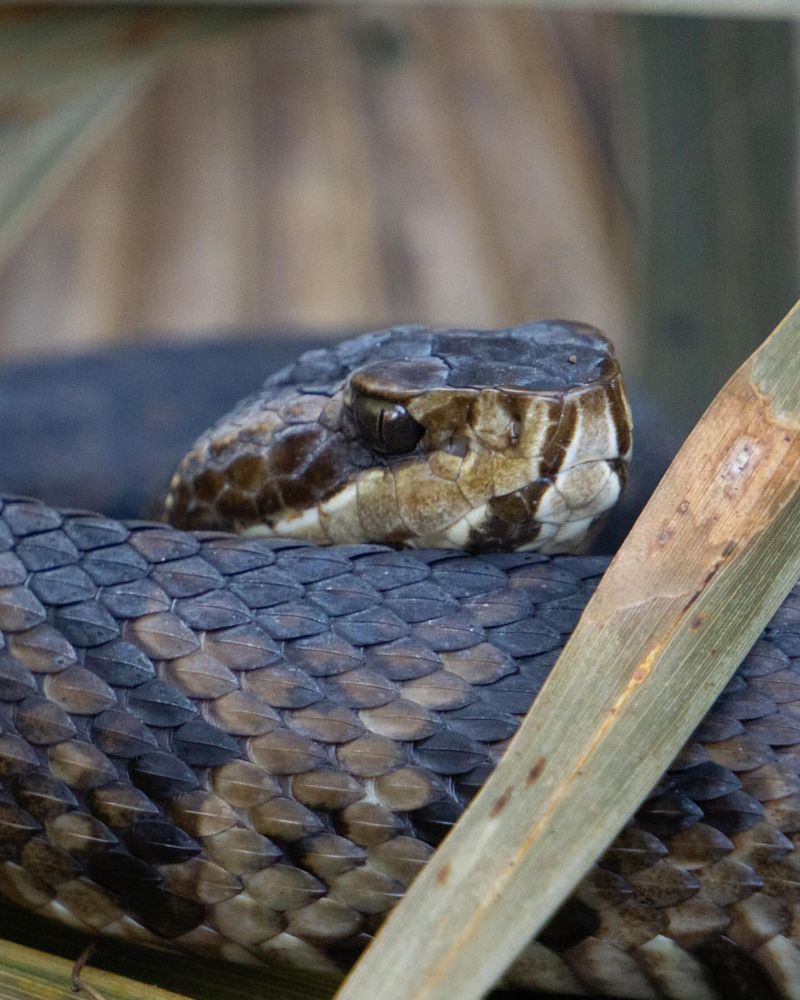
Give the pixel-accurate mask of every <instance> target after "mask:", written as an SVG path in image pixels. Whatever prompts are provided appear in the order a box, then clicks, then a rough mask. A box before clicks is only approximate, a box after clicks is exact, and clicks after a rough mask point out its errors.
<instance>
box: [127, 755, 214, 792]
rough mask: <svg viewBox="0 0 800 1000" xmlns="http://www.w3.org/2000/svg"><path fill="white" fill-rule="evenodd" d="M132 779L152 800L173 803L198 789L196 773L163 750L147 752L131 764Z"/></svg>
mask: <svg viewBox="0 0 800 1000" xmlns="http://www.w3.org/2000/svg"><path fill="white" fill-rule="evenodd" d="M130 777H131V780H132V781H133V782H134V784H135V785H136V786H137V788H141V789H142V791H143V792H146V793H147V794H148V795H149V796H151V798H153V799H156V800H166V801H171V800H172V799H174V798H177V797H178V796H179V795H181V794H183V793H184V792H188V791H190V790H191V789H193V788H197V785H198V780H197V777H196V775H195V773H194V771H193V770H192V769H191V768H190V767H189V765H188V764H186V763H185V762H184V761H182V760H181V759H180V758H179V757H177V756H175V755H174V754H171V753H165V752H164V751H163V750H146V752H143V753H141V754H140V755H138V756H137V757H136V759H135V760H134V761H132V762H131V766H130Z"/></svg>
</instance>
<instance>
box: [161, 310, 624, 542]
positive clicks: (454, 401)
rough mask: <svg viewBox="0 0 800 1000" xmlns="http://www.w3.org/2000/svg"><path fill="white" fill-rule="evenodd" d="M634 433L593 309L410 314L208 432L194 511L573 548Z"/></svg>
mask: <svg viewBox="0 0 800 1000" xmlns="http://www.w3.org/2000/svg"><path fill="white" fill-rule="evenodd" d="M630 449H631V429H630V411H629V408H628V404H627V401H626V398H625V392H624V388H623V385H622V379H621V376H620V373H619V367H618V365H617V361H616V358H615V357H614V353H613V348H612V347H611V345H610V343H609V342H608V341H607V340H606V339H605V338H604V337H603V336H602V335H601V334H599V333H598V332H597V331H595V330H593V329H592V328H589V327H585V326H583V325H580V324H568V323H535V324H528V325H526V326H522V327H516V328H512V329H510V330H502V331H495V332H486V331H474V330H460V331H445V332H441V331H432V330H427V329H424V328H402V329H399V330H393V331H384V332H382V333H378V334H371V335H367V336H366V337H360V338H357V339H356V340H353V341H348V342H346V343H345V344H343V345H340V347H338V348H335V349H333V350H331V351H322V352H320V351H316V352H311V354H309V355H304V356H303V357H302V358H300V360H299V361H298V362H297V364H296V365H294V366H292V367H291V368H289V369H286V370H284V371H283V372H280V373H278V374H277V375H275V376H273V377H272V378H271V379H269V380H267V383H266V384H265V386H264V389H263V391H262V393H260V394H258V395H256V396H255V397H252V398H251V399H250V400H247V401H245V403H244V404H242V405H240V406H239V407H238V408H237V409H236V410H235V411H233V413H231V414H230V415H229V416H228V417H227V418H224V419H223V421H221V422H220V423H219V424H218V425H217V426H216V427H215V428H213V429H212V430H211V431H210V432H209V433H208V434H207V435H205V436H204V437H203V438H201V439H200V441H198V443H197V444H196V446H195V448H194V449H193V450H192V452H190V453H189V455H187V456H186V458H185V459H184V460H183V462H182V463H181V465H180V467H179V469H178V471H177V473H176V475H175V477H174V478H173V481H172V486H171V490H170V496H169V498H168V501H167V517H168V518H169V520H170V521H171V522H172V523H173V524H175V525H177V526H180V527H187V528H222V529H228V530H231V529H232V530H236V531H238V532H240V533H244V534H247V535H267V536H285V537H295V538H302V539H307V540H312V541H316V542H321V543H338V544H349V543H356V542H363V541H377V542H383V543H387V544H391V545H395V546H406V547H416V548H420V547H421V548H429V547H431V548H440V547H445V548H453V547H456V548H464V549H467V550H470V551H493V550H503V549H542V550H543V551H571V550H574V549H575V548H576V547H580V546H581V545H582V544H584V541H585V539H586V536H587V534H589V533H590V532H591V531H592V529H593V528H594V527H595V526H596V525H597V524H599V522H600V520H601V519H602V517H603V515H604V513H605V512H606V511H607V510H608V509H609V508H610V507H611V506H613V504H614V503H615V502H616V500H617V499H618V497H619V495H620V492H621V490H622V487H623V485H624V482H625V478H626V468H627V461H628V458H629V455H630Z"/></svg>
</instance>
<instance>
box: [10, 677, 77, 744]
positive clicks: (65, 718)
mask: <svg viewBox="0 0 800 1000" xmlns="http://www.w3.org/2000/svg"><path fill="white" fill-rule="evenodd" d="M52 676H58V675H52ZM15 722H16V727H17V730H18V732H19V734H20V736H23V737H24V738H25V739H26V740H28V742H30V743H33V744H35V745H36V746H49V745H50V744H51V743H61V742H62V741H63V740H69V739H71V738H72V737H73V736H75V735H76V733H77V729H76V728H75V724H74V723H73V721H72V719H71V718H70V717H69V715H68V714H67V712H65V711H64V709H63V708H62V707H61V706H60V705H56V704H54V703H53V702H51V701H48V700H47V699H46V698H42V697H32V698H26V699H25V700H24V701H23V702H21V703H20V704H19V705H18V706H17V713H16V716H15Z"/></svg>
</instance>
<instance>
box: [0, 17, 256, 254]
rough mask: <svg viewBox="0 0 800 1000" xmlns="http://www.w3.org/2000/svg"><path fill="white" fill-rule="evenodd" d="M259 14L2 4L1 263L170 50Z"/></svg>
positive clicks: (114, 124) (141, 90) (136, 97)
mask: <svg viewBox="0 0 800 1000" xmlns="http://www.w3.org/2000/svg"><path fill="white" fill-rule="evenodd" d="M260 16H261V17H263V16H264V15H263V14H262V15H260ZM257 17H259V15H258V13H257V12H241V11H225V10H221V11H210V12H203V13H198V12H194V11H190V12H177V13H164V12H155V13H153V12H147V13H143V12H139V13H137V12H132V11H122V12H120V11H113V10H106V11H102V10H91V11H88V12H81V11H55V12H51V13H48V14H46V15H45V14H42V13H41V12H36V11H30V10H22V9H15V10H13V11H8V10H6V11H2V10H0V67H2V68H1V69H0V115H2V118H3V129H2V132H0V265H2V263H3V261H4V259H5V258H6V257H7V256H8V255H9V254H10V253H11V252H12V250H13V249H14V248H15V247H16V245H17V244H18V242H19V241H20V240H21V239H22V238H23V236H24V235H25V234H26V232H27V231H28V230H29V229H30V228H31V226H32V225H34V223H35V222H36V220H37V219H38V218H39V217H40V216H41V215H42V214H43V213H44V212H45V211H46V209H47V207H48V206H49V205H51V204H52V203H53V201H54V199H55V198H56V196H57V195H58V193H59V192H60V190H61V189H62V188H63V187H64V186H65V185H66V184H67V182H68V181H69V180H70V178H72V177H73V176H74V174H75V173H76V172H77V170H78V169H79V167H80V166H81V165H82V164H83V163H84V162H85V160H86V159H88V157H89V156H90V155H91V154H92V153H93V152H94V151H95V150H96V149H98V148H99V147H100V146H101V145H102V143H103V142H104V140H105V139H106V138H107V137H108V136H109V135H110V134H112V133H113V131H114V130H115V129H116V128H117V127H118V126H119V125H120V123H121V122H122V121H123V119H124V118H125V115H126V114H127V112H128V111H129V110H130V109H131V108H132V107H133V106H134V105H135V103H136V102H137V101H138V100H139V98H140V97H141V96H142V94H143V93H144V92H145V90H146V88H147V85H148V84H149V83H150V82H151V79H152V75H153V73H154V71H155V70H156V68H157V67H158V66H159V65H160V64H161V61H162V60H163V59H165V58H166V57H167V55H168V54H170V53H172V52H174V51H175V50H176V49H179V48H180V47H181V46H182V45H184V44H186V43H187V42H188V41H190V40H194V39H197V38H200V37H205V36H207V35H210V34H213V33H215V32H218V31H221V30H224V29H230V28H232V27H238V26H239V25H241V24H244V23H249V22H251V21H253V20H254V19H256V18H257Z"/></svg>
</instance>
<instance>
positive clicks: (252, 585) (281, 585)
mask: <svg viewBox="0 0 800 1000" xmlns="http://www.w3.org/2000/svg"><path fill="white" fill-rule="evenodd" d="M231 591H232V592H233V593H234V594H235V595H236V596H237V597H238V598H239V599H240V600H241V601H242V602H243V603H244V604H246V605H247V607H248V608H254V609H262V608H271V607H274V606H275V605H277V604H282V603H283V602H285V601H290V600H292V598H298V597H300V596H302V593H303V589H302V587H301V586H300V585H299V584H298V583H297V582H296V581H295V580H292V579H291V577H288V576H287V575H286V574H285V573H282V572H281V571H280V570H278V569H277V568H275V567H268V568H259V569H254V570H248V571H245V572H242V573H239V574H237V575H236V577H234V579H233V581H232V582H231Z"/></svg>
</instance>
